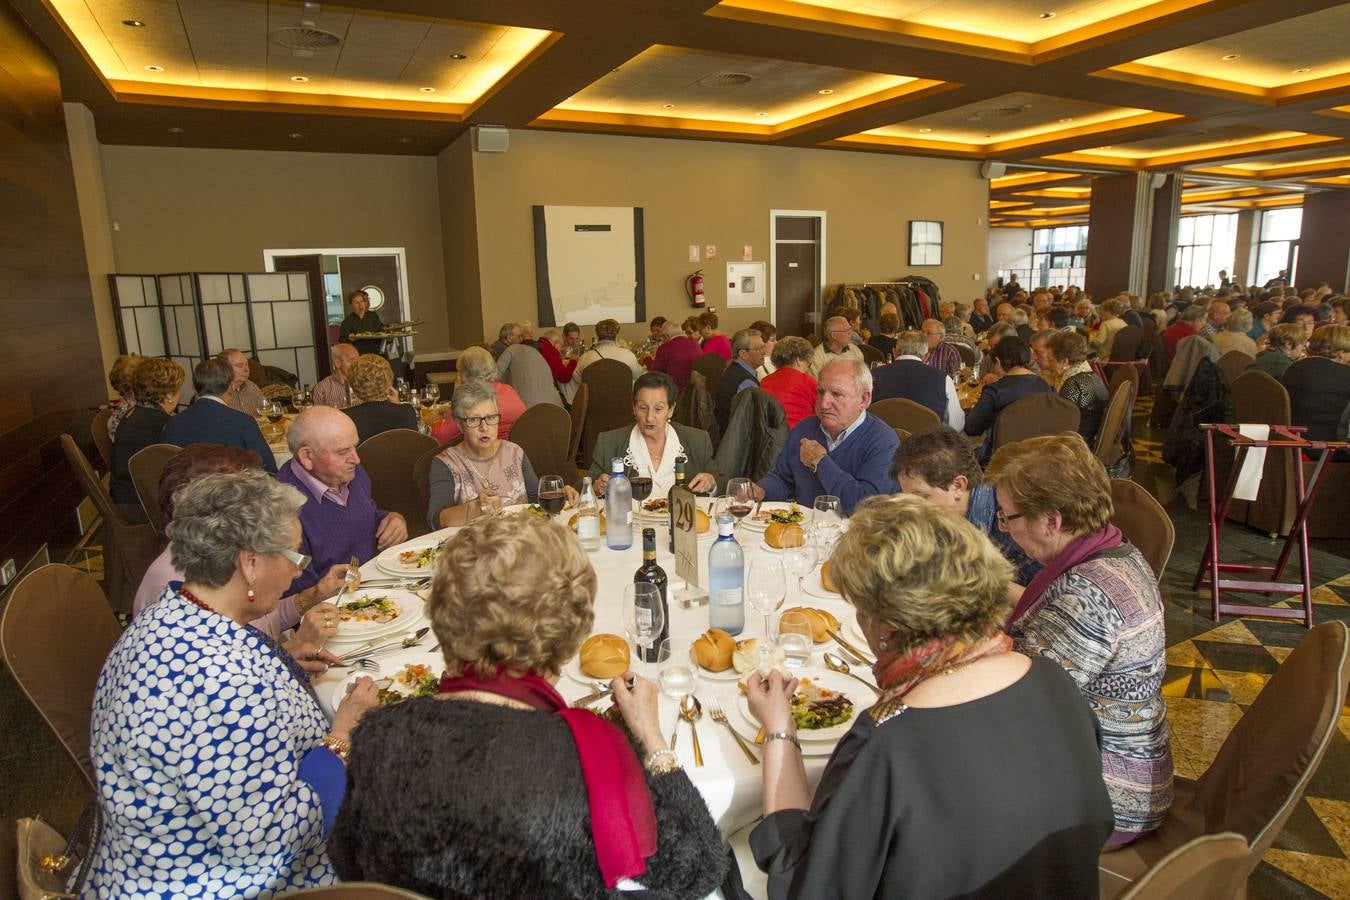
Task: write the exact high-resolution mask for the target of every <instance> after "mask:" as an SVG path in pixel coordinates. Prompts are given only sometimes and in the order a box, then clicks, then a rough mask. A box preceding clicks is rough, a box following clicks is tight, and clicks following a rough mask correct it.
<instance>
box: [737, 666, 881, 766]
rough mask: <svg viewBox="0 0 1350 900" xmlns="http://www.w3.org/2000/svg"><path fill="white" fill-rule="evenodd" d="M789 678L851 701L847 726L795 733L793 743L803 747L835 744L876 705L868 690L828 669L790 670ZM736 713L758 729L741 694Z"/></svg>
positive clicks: (806, 668)
mask: <svg viewBox="0 0 1350 900" xmlns="http://www.w3.org/2000/svg"><path fill="white" fill-rule="evenodd" d="M792 675H793V676H794V677H796V678H809V679H811V680H812V681H814V682H815V683H817V684H819V685H820V686H821V687H823V688H827V689H829V690H831V691H838V692H839V693H841V694H844V695H845V696H846V697H848V698H849V699H850V700H852V701H853V716H852V717H851V718H850V719H849V720H848V721H847V722H841V723H839V724H838V725H831V726H830V727H829V728H818V729H807V728H799V729H797V739H798V740H799V741H801V742H802V743H803V744H808V743H810V744H828V745H830V746H831V747H832V746H833V745H834V744H836V743H838V741H839V739H840V738H841V737H843V736H844V735H845V734H847V733H848V730H849V729H850V728H852V727H853V723H854V722H855V721H856V720H857V718H858V716H860V715H862V714H863V713H864V712H866V711H867V710H868V709H870V708H871V707H872V704H873V703H875V702H876V694H874V693H873V692H872V691H871V690H869V689H868V688H866V687H864V686H863V685H861V684H859V683H858V682H856V681H854V680H853V679H852V678H849V677H848V676H846V675H840V674H839V673H838V672H831V671H830V670H829V669H817V668H814V667H810V666H806V667H803V668H800V669H795V670H792ZM736 709H737V711H739V712H740V714H741V718H742V719H744V720H745V721H746V722H747V723H748V724H749V725H750V726H751V727H753V728H755V729H758V728H759V722H758V720H756V719H755V717H754V716H752V715H751V714H750V707H749V705H748V704H747V703H746V701H745V695H744V694H741V695H740V696H738V697H737V698H736Z"/></svg>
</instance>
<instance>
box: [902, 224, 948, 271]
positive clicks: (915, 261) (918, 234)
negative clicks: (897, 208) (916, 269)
mask: <svg viewBox="0 0 1350 900" xmlns="http://www.w3.org/2000/svg"><path fill="white" fill-rule="evenodd" d="M909 264H910V265H911V266H940V265H942V223H941V222H922V221H911V222H910V223H909Z"/></svg>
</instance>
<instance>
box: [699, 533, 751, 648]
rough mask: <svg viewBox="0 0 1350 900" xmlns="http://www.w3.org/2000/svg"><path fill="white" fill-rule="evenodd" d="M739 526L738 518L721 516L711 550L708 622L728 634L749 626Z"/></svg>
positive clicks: (738, 632)
mask: <svg viewBox="0 0 1350 900" xmlns="http://www.w3.org/2000/svg"><path fill="white" fill-rule="evenodd" d="M735 528H736V520H735V518H733V517H732V516H729V515H723V516H718V517H717V540H716V541H714V542H713V545H712V549H711V550H709V551H708V624H709V626H710V627H712V628H720V629H722V630H723V631H725V632H726V633H727V634H740V633H741V630H742V629H743V628H745V553H744V552H743V551H742V550H741V545H740V544H738V543H736V537H735V534H734V532H735Z"/></svg>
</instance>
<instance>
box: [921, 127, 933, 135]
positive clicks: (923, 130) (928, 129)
mask: <svg viewBox="0 0 1350 900" xmlns="http://www.w3.org/2000/svg"><path fill="white" fill-rule="evenodd" d="M932 130H933V129H931V128H920V129H919V134H927V133H928V132H930V131H932Z"/></svg>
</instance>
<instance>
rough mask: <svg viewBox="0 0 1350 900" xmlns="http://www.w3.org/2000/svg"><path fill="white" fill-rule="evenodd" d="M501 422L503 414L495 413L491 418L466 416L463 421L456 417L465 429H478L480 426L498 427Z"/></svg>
mask: <svg viewBox="0 0 1350 900" xmlns="http://www.w3.org/2000/svg"><path fill="white" fill-rule="evenodd" d="M501 420H502V414H501V413H493V414H492V415H490V416H465V417H464V418H462V419H461V418H460V417H459V416H455V421H456V422H458V423H459V424H460V426H461V427H463V428H477V427H478V426H479V425H496V424H497V423H498V422H500V421H501Z"/></svg>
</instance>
